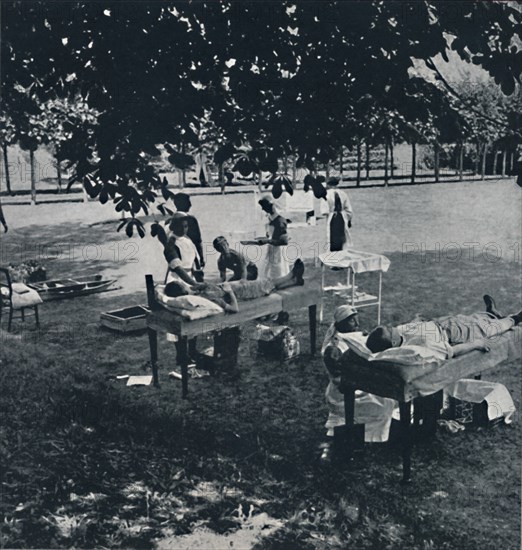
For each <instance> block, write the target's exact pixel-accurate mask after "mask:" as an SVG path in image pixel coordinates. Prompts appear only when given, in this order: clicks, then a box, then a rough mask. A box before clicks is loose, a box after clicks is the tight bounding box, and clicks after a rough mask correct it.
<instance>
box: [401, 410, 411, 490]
mask: <svg viewBox="0 0 522 550" xmlns="http://www.w3.org/2000/svg"><path fill="white" fill-rule="evenodd" d="M399 409H400V415H401V437H402V483H408V482H409V481H410V480H411V449H412V440H411V401H406V402H405V403H399Z"/></svg>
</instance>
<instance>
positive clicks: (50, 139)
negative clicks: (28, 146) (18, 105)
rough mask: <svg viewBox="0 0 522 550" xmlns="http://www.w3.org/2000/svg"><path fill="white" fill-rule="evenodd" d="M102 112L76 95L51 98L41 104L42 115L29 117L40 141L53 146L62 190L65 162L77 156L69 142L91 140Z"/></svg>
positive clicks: (59, 185)
mask: <svg viewBox="0 0 522 550" xmlns="http://www.w3.org/2000/svg"><path fill="white" fill-rule="evenodd" d="M99 114H100V113H98V112H97V111H96V110H95V109H93V108H92V107H89V105H88V104H87V102H86V101H84V100H82V99H81V97H78V96H76V97H74V98H68V97H54V98H51V99H48V100H47V101H45V102H44V103H42V104H40V105H39V112H38V114H35V115H31V116H30V117H29V125H30V127H31V129H32V132H33V133H34V134H35V135H36V136H37V139H38V143H42V144H45V145H49V146H50V148H51V150H52V152H53V154H54V157H55V160H56V166H57V173H58V187H59V190H61V188H62V181H61V162H62V161H64V160H65V159H67V158H68V157H69V156H73V154H72V153H71V152H70V151H69V150H68V144H69V143H73V144H74V143H78V142H82V141H83V142H84V143H85V142H88V140H89V138H90V136H92V134H93V132H94V127H95V126H96V124H97V117H98V116H99ZM69 149H70V147H69Z"/></svg>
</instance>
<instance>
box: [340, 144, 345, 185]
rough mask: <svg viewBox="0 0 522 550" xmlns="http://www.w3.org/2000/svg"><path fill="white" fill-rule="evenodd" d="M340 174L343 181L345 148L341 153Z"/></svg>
mask: <svg viewBox="0 0 522 550" xmlns="http://www.w3.org/2000/svg"><path fill="white" fill-rule="evenodd" d="M339 173H340V174H341V180H342V179H343V174H344V159H343V147H342V146H341V150H340V151H339Z"/></svg>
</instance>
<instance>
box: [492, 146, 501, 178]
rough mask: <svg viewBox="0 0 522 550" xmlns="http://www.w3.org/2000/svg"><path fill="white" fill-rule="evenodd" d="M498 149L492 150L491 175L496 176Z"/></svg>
mask: <svg viewBox="0 0 522 550" xmlns="http://www.w3.org/2000/svg"><path fill="white" fill-rule="evenodd" d="M499 153H500V151H497V150H495V151H493V175H494V176H496V175H497V173H498V154H499Z"/></svg>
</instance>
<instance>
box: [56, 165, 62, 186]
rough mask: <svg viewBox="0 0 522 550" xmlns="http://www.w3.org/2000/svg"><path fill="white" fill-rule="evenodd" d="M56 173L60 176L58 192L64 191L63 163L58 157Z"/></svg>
mask: <svg viewBox="0 0 522 550" xmlns="http://www.w3.org/2000/svg"><path fill="white" fill-rule="evenodd" d="M56 174H57V176H58V193H61V192H62V165H61V163H60V161H59V160H58V159H56Z"/></svg>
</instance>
